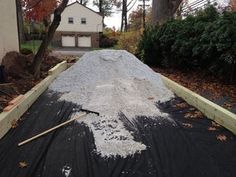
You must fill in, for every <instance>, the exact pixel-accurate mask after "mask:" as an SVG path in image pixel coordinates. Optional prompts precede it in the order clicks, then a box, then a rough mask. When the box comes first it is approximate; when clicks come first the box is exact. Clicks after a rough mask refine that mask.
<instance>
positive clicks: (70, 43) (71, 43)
mask: <svg viewBox="0 0 236 177" xmlns="http://www.w3.org/2000/svg"><path fill="white" fill-rule="evenodd" d="M62 47H75V36H62Z"/></svg>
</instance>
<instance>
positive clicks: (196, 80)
mask: <svg viewBox="0 0 236 177" xmlns="http://www.w3.org/2000/svg"><path fill="white" fill-rule="evenodd" d="M152 69H153V70H154V71H156V72H158V73H161V74H162V75H164V76H166V77H168V78H170V79H171V80H173V81H175V82H177V83H179V84H181V85H182V86H184V87H186V88H188V89H190V90H192V91H194V92H196V93H198V94H200V95H201V96H203V97H205V98H207V99H209V100H211V101H212V102H214V103H216V104H218V105H220V106H222V107H224V108H226V109H228V110H229V111H231V112H233V113H236V85H235V84H228V83H224V82H223V81H222V80H220V79H219V78H216V77H214V76H212V75H210V74H209V73H206V72H203V71H188V72H183V71H179V70H174V69H163V68H157V67H152Z"/></svg>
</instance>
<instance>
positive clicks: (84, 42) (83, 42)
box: [78, 36, 91, 47]
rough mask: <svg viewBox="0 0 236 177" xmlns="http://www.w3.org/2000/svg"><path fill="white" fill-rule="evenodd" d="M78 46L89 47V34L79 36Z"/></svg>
mask: <svg viewBox="0 0 236 177" xmlns="http://www.w3.org/2000/svg"><path fill="white" fill-rule="evenodd" d="M78 47H91V36H79V37H78Z"/></svg>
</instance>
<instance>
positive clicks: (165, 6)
mask: <svg viewBox="0 0 236 177" xmlns="http://www.w3.org/2000/svg"><path fill="white" fill-rule="evenodd" d="M181 2H182V0H153V1H152V19H153V24H154V25H155V24H157V23H159V24H162V23H164V22H165V21H167V20H168V19H170V18H172V17H173V15H174V14H175V12H176V10H177V8H178V7H179V5H180V3H181Z"/></svg>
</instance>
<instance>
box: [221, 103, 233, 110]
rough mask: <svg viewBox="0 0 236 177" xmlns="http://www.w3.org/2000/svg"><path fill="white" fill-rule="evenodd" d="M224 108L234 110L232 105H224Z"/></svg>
mask: <svg viewBox="0 0 236 177" xmlns="http://www.w3.org/2000/svg"><path fill="white" fill-rule="evenodd" d="M223 107H224V108H226V109H231V108H232V104H230V103H224V104H223Z"/></svg>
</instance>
